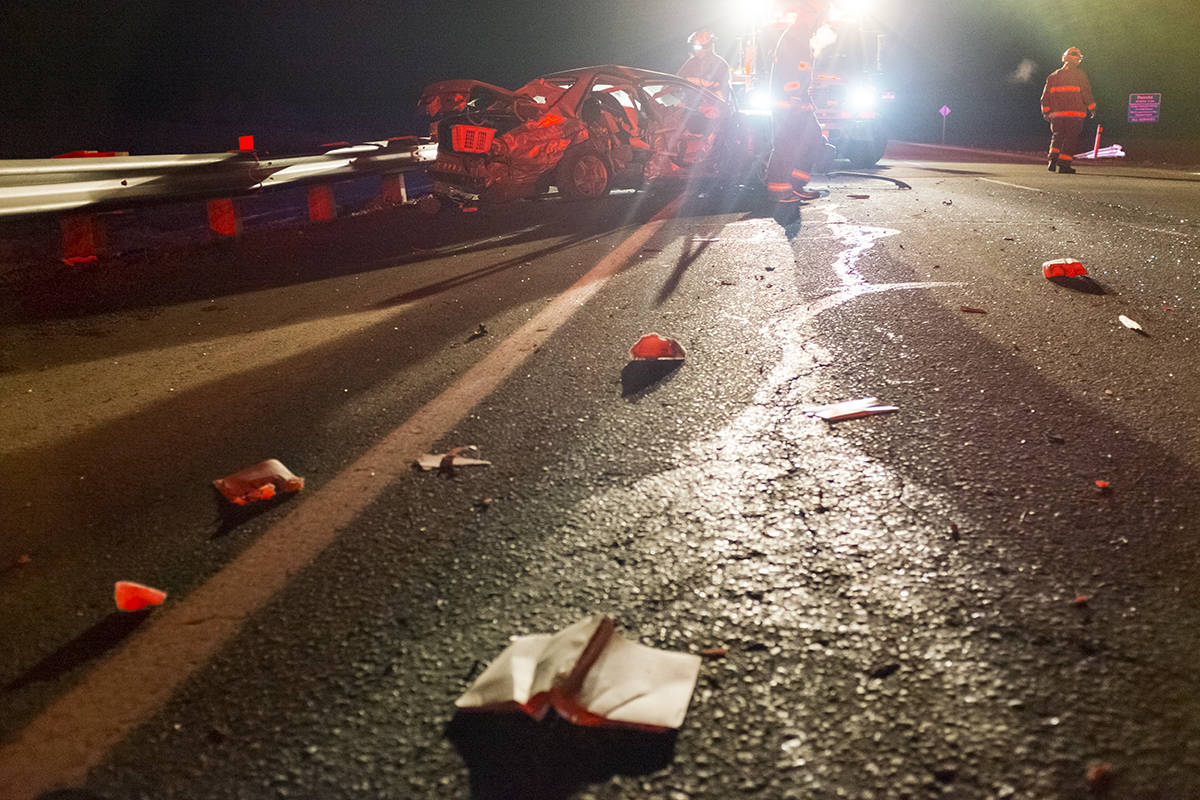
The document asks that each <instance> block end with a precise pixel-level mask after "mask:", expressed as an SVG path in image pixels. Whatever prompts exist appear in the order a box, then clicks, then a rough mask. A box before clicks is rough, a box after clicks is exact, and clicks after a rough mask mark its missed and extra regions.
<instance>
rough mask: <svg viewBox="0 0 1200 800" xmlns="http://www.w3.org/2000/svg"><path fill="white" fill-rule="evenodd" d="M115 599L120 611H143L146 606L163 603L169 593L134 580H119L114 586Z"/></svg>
mask: <svg viewBox="0 0 1200 800" xmlns="http://www.w3.org/2000/svg"><path fill="white" fill-rule="evenodd" d="M113 599H115V600H116V601H117V609H118V610H120V611H141V610H142V609H143V608H145V607H146V606H159V605H162V601H163V600H166V599H167V593H166V592H164V591H163V590H161V589H155V588H153V587H150V586H143V585H142V584H140V583H134V582H133V581H117V583H116V585H115V586H114V587H113Z"/></svg>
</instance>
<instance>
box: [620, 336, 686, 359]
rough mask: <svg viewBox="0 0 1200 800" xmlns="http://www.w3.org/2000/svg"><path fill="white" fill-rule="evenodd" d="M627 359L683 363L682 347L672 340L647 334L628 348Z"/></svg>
mask: <svg viewBox="0 0 1200 800" xmlns="http://www.w3.org/2000/svg"><path fill="white" fill-rule="evenodd" d="M629 357H630V358H631V359H632V360H634V361H661V360H670V361H683V359H684V354H683V346H682V345H681V344H679V342H677V341H675V340H674V339H667V338H666V337H663V336H659V335H658V334H657V333H648V334H646V335H645V336H643V337H642V338H641V339H638V342H637V344H635V345H634V346H633V347H631V348H629Z"/></svg>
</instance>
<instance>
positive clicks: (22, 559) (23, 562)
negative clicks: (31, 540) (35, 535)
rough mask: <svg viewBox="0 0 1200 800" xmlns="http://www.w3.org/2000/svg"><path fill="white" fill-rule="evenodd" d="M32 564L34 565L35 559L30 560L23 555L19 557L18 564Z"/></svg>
mask: <svg viewBox="0 0 1200 800" xmlns="http://www.w3.org/2000/svg"><path fill="white" fill-rule="evenodd" d="M31 563H33V559H32V558H30V557H29V556H28V555H24V554H22V555H19V556H17V564H19V565H21V566H25V565H26V564H31Z"/></svg>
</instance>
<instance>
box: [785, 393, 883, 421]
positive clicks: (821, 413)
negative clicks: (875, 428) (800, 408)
mask: <svg viewBox="0 0 1200 800" xmlns="http://www.w3.org/2000/svg"><path fill="white" fill-rule="evenodd" d="M899 410H900V409H899V408H897V407H896V406H881V405H879V398H878V397H864V398H862V399H860V400H847V401H845V402H844V403H831V404H829V405H827V406H812V407H811V408H806V409H804V413H805V414H808V415H809V416H812V417H820V418H821V419H823V420H825V421H826V422H837V421H839V420H843V419H855V418H857V417H867V416H871V415H872V414H887V413H890V412H892V411H899Z"/></svg>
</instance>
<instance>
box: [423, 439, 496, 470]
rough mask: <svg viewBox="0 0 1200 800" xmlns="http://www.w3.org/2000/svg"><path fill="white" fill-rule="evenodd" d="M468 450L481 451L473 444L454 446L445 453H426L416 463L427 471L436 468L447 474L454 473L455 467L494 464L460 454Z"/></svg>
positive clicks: (488, 465)
mask: <svg viewBox="0 0 1200 800" xmlns="http://www.w3.org/2000/svg"><path fill="white" fill-rule="evenodd" d="M468 451H470V452H479V448H478V447H476V446H475V445H473V444H472V445H465V446H463V447H453V448H451V449H449V450H447V451H446V452H445V453H437V454H434V453H424V454H423V455H422V456H421V457H420V458H418V459H417V462H416V463H417V466H418V467H420V468H421V469H423V470H425V471H426V472H429V471H431V470H435V469H436V470H439V471H441V472H442V473H446V474H453V472H454V468H455V467H490V466H491V465H492V462H490V461H484V460H483V459H480V458H469V457H467V456H464V455H460V454H461V453H465V452H468Z"/></svg>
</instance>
